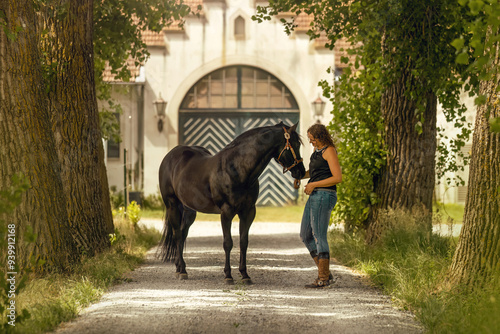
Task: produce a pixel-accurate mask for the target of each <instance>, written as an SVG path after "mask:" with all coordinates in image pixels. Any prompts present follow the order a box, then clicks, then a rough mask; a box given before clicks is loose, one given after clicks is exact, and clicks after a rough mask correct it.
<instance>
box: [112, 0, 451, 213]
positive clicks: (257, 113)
mask: <svg viewBox="0 0 500 334" xmlns="http://www.w3.org/2000/svg"><path fill="white" fill-rule="evenodd" d="M188 3H189V4H190V5H191V6H192V8H193V9H194V8H196V7H197V6H198V5H201V6H202V8H203V9H202V12H201V15H200V16H195V15H192V16H190V17H188V18H187V19H186V23H185V25H184V29H179V28H177V27H171V28H168V29H164V31H163V32H162V33H160V34H156V33H151V32H145V33H144V35H143V38H144V40H145V42H146V44H147V45H148V50H149V52H150V54H151V56H150V58H149V59H148V60H147V62H146V63H145V64H143V66H141V67H140V68H135V67H134V66H133V65H131V68H132V69H133V78H132V81H131V82H128V83H120V82H114V83H115V87H114V88H115V94H114V98H115V99H116V100H117V101H118V102H119V103H120V104H121V106H122V109H123V114H122V115H120V127H121V134H122V142H121V143H120V144H118V145H113V144H110V143H108V145H107V169H108V178H109V184H110V186H113V187H114V188H115V189H116V190H118V191H121V190H123V189H124V187H125V185H128V187H129V189H130V190H131V191H140V192H142V193H143V194H144V195H145V196H147V195H152V194H153V195H154V194H158V193H159V185H158V168H159V165H160V163H161V161H162V159H163V157H164V156H165V155H166V154H167V152H168V151H169V150H171V149H172V148H174V147H175V146H176V145H179V144H186V145H201V146H204V147H206V148H207V149H209V150H210V151H211V152H212V153H216V152H217V151H219V150H220V149H222V148H223V147H224V146H225V145H227V144H228V143H229V142H230V141H231V140H232V139H234V138H235V137H236V136H237V135H239V134H240V133H242V132H244V131H246V130H248V129H251V128H253V127H258V126H265V125H273V124H276V123H278V122H279V121H283V122H285V123H286V124H288V125H292V123H296V122H299V132H300V134H301V136H302V138H303V139H306V138H307V136H306V131H307V128H308V127H309V126H310V125H312V124H313V123H315V122H316V121H318V120H319V121H321V122H322V123H323V124H328V123H329V122H330V120H331V115H330V113H329V111H330V110H332V106H331V104H330V101H328V100H327V99H325V98H322V100H323V102H324V103H325V113H324V114H323V116H322V117H321V119H318V118H316V117H315V114H314V110H313V102H314V101H316V100H317V99H318V97H319V96H321V88H320V87H319V86H318V82H319V81H321V80H326V81H327V82H329V83H331V84H333V82H334V81H335V73H340V71H341V69H342V67H343V66H345V65H343V64H341V62H340V56H341V52H340V48H342V47H343V45H342V44H339V43H337V44H338V45H337V46H336V49H334V50H329V49H327V48H325V42H326V41H325V40H322V39H317V40H310V39H309V36H308V35H307V34H306V32H307V30H308V28H309V23H310V22H311V21H310V20H311V19H310V18H309V17H308V16H306V15H303V16H302V15H301V16H299V17H297V18H296V24H297V25H298V26H297V28H296V29H295V31H294V32H293V33H292V34H291V35H287V34H286V33H285V32H284V28H283V25H282V23H281V22H280V20H281V19H286V20H288V19H291V18H292V16H291V15H286V14H284V15H281V16H279V17H275V18H273V19H272V20H270V21H264V22H262V23H257V22H255V21H253V20H252V19H251V17H252V16H253V15H255V14H256V8H257V5H259V2H258V1H255V0H190V1H189V2H188ZM260 4H261V5H265V3H260ZM342 55H345V53H344V54H342ZM329 69H331V71H328V70H329ZM108 80H109V81H111V82H113V79H112V78H111V77H109V78H108ZM158 101H165V102H167V104H166V108H165V113H164V115H157V112H156V109H155V108H156V106H155V102H158ZM124 149H126V150H127V151H126V157H125V156H124V155H125V151H124ZM311 153H312V152H311V146H310V145H308V144H307V140H305V145H304V146H303V150H302V152H301V154H302V157H303V158H304V163H305V164H306V166H307V164H308V162H309V161H308V160H309V156H310V155H311ZM124 167H126V169H125V168H124ZM292 181H293V180H292V179H291V177H290V176H289V175H285V176H283V175H282V170H281V167H280V166H279V165H278V164H277V163H276V162H275V161H271V163H270V164H269V166H268V168H267V169H266V171H265V172H264V173H263V175H262V176H261V178H260V183H261V195H260V197H259V200H258V203H257V204H259V205H284V204H286V203H289V202H293V201H294V200H295V199H296V198H297V195H298V193H297V191H296V190H295V189H293V187H292ZM437 191H439V192H441V193H444V194H445V195H446V193H447V192H448V197H446V198H444V200H445V201H454V202H456V201H457V200H458V196H455V197H453V196H449V195H450V194H451V193H452V192H450V191H449V190H447V189H444V188H439V187H438V188H437ZM441 193H440V194H439V195H438V196H442V194H441Z"/></svg>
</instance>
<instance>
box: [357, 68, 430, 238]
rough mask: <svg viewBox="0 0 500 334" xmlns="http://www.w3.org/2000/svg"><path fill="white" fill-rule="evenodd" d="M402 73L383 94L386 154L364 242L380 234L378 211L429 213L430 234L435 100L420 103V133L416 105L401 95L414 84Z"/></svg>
mask: <svg viewBox="0 0 500 334" xmlns="http://www.w3.org/2000/svg"><path fill="white" fill-rule="evenodd" d="M408 73H409V70H407V71H406V73H404V72H403V73H402V74H401V76H400V78H399V80H398V81H397V82H396V83H395V84H394V85H393V86H391V87H390V88H389V89H387V91H386V92H385V94H384V96H383V97H382V101H381V111H382V114H383V117H384V122H385V137H384V141H385V145H386V149H387V151H388V153H387V162H386V166H385V167H384V168H382V170H381V175H380V176H379V179H378V180H377V181H376V182H375V192H376V194H377V196H378V198H379V202H378V203H377V204H376V205H375V206H374V207H373V208H372V213H371V215H370V218H369V221H368V231H367V235H366V240H367V242H368V243H373V242H375V241H376V240H377V239H378V238H379V237H380V234H381V233H382V232H383V230H384V226H383V223H382V222H380V221H379V219H378V213H379V211H380V210H386V209H389V208H392V209H403V210H406V211H408V212H411V211H412V210H414V209H415V208H422V209H423V210H425V211H427V212H428V213H429V219H428V221H427V225H428V226H427V228H428V229H429V233H430V232H431V231H432V222H431V214H432V194H433V190H434V183H435V153H436V134H437V133H436V114H437V98H436V95H435V94H434V93H432V92H428V93H427V94H426V96H425V97H423V100H424V102H425V111H424V113H423V115H422V117H423V122H422V124H421V127H422V132H421V133H419V132H418V131H417V129H416V125H417V123H418V122H419V121H421V118H420V115H419V114H418V113H417V112H416V110H415V109H416V103H415V102H414V101H412V100H410V99H409V98H408V97H407V96H406V94H405V93H407V92H406V91H407V90H410V89H411V87H412V86H413V85H417V84H418V83H417V82H416V80H414V78H412V77H411V76H410V75H409V74H408Z"/></svg>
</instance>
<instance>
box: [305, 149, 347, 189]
mask: <svg viewBox="0 0 500 334" xmlns="http://www.w3.org/2000/svg"><path fill="white" fill-rule="evenodd" d="M323 159H325V160H326V161H327V162H328V167H330V172H331V173H332V176H331V177H329V178H327V179H324V180H320V181H316V182H310V183H308V184H307V185H306V188H305V190H304V192H305V193H306V194H308V195H309V194H311V193H312V191H313V190H314V188H317V187H330V186H333V185H336V184H339V183H340V182H342V171H341V169H340V163H339V158H338V156H337V151H336V150H335V148H333V147H332V146H329V147H328V148H327V149H326V150H325V152H323Z"/></svg>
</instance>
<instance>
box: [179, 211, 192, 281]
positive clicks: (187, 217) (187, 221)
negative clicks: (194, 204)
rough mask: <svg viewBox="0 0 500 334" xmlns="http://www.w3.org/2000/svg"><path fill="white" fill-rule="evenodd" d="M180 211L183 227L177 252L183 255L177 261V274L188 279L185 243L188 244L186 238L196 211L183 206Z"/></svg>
mask: <svg viewBox="0 0 500 334" xmlns="http://www.w3.org/2000/svg"><path fill="white" fill-rule="evenodd" d="M180 213H181V217H182V218H181V228H180V234H181V240H180V241H179V243H178V244H177V253H178V254H180V255H181V256H179V257H177V261H178V262H176V267H177V275H178V276H179V279H187V278H188V275H187V272H186V263H185V262H184V256H183V254H184V245H185V244H186V239H187V236H188V232H189V228H190V227H191V225H193V223H194V220H195V219H196V211H194V210H192V209H190V208H188V207H185V206H182V208H180Z"/></svg>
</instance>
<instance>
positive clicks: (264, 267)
mask: <svg viewBox="0 0 500 334" xmlns="http://www.w3.org/2000/svg"><path fill="white" fill-rule="evenodd" d="M146 223H147V224H148V225H156V226H158V227H159V226H161V223H160V222H157V221H149V222H146ZM237 225H238V224H237V223H236V224H233V240H234V244H235V248H234V249H233V252H232V263H231V264H232V268H233V277H234V278H235V282H236V284H235V285H233V286H229V285H226V284H225V283H224V274H223V267H224V251H223V249H222V236H221V235H222V232H221V229H220V226H219V223H212V222H195V224H194V225H193V226H192V228H191V230H190V234H189V237H188V240H187V248H186V252H185V261H186V263H187V271H188V274H189V279H188V280H186V281H181V280H177V279H176V278H175V267H174V265H173V264H171V263H162V262H160V261H159V260H157V259H156V258H155V257H154V250H152V251H151V252H150V253H149V256H148V258H147V261H146V263H145V264H144V265H143V266H141V267H140V268H138V269H136V270H135V271H134V272H132V273H130V275H129V282H127V283H123V284H120V285H117V286H114V287H113V288H112V289H111V290H110V291H109V292H107V293H106V294H105V295H104V296H103V298H102V299H101V301H100V302H99V303H97V304H94V305H92V306H91V307H89V308H88V309H86V310H85V311H84V312H83V313H82V315H81V316H80V317H79V318H78V319H76V320H75V321H73V322H71V323H66V324H63V325H62V326H61V327H60V328H59V329H58V330H57V331H56V333H120V334H125V333H190V334H193V333H297V334H298V333H421V332H422V329H421V327H420V326H419V325H418V324H417V323H416V322H415V320H414V319H413V317H412V315H411V314H409V313H405V312H402V311H399V310H397V309H395V308H393V307H392V306H391V303H390V300H389V298H388V297H387V296H384V295H382V294H381V293H380V291H379V290H377V289H375V288H373V287H370V286H369V285H367V284H366V280H365V279H364V278H362V277H361V276H360V275H358V274H356V273H354V272H353V271H351V270H350V269H348V268H346V267H343V266H340V265H337V264H335V263H333V264H332V265H331V270H332V272H333V273H334V275H335V276H337V277H338V279H337V282H336V283H335V285H334V286H332V287H330V288H328V289H305V288H304V287H303V286H304V284H306V283H310V282H312V280H313V279H314V278H315V277H316V275H317V270H316V268H315V266H314V262H313V261H312V259H311V258H310V256H309V254H308V253H307V250H306V249H305V247H304V246H303V245H302V243H301V241H300V240H299V236H298V230H299V225H298V224H294V223H254V224H253V225H252V228H251V229H250V245H249V252H248V273H249V275H250V277H251V278H252V280H253V282H254V285H251V286H244V285H242V284H241V283H239V282H241V279H240V275H239V272H238V269H237V268H238V259H239V248H238V245H239V239H238V233H237V227H238V226H237Z"/></svg>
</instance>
